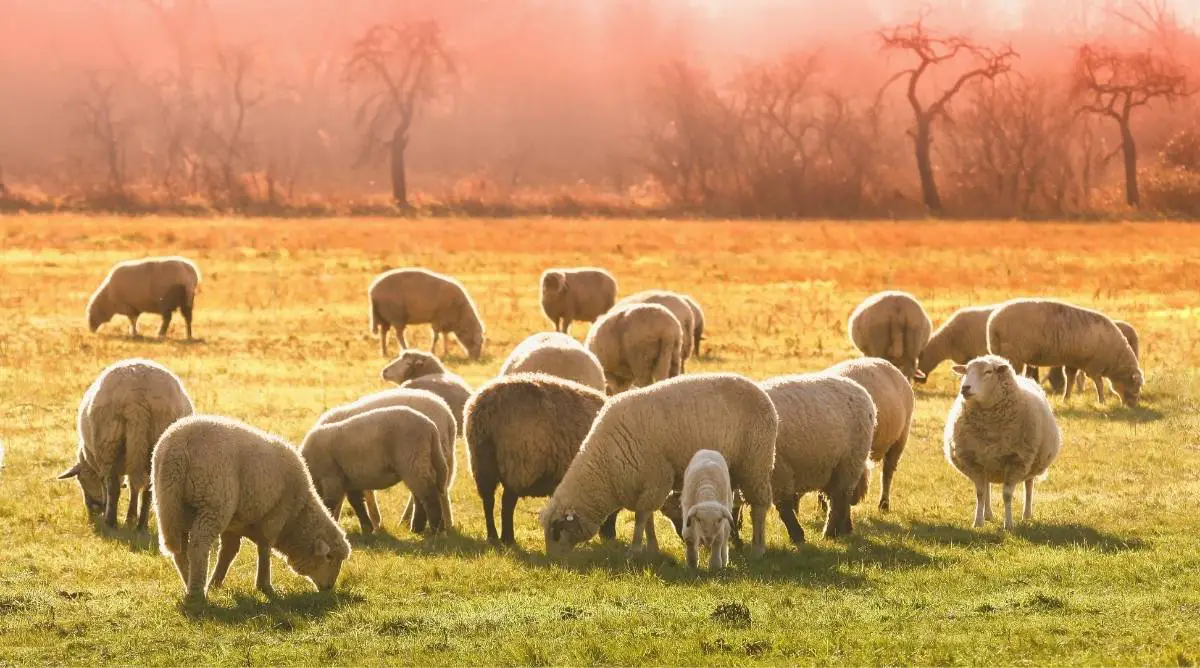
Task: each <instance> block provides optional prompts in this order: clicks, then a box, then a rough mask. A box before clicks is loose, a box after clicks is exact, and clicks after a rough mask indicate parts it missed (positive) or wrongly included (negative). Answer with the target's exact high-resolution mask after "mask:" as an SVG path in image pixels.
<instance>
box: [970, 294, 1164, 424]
mask: <svg viewBox="0 0 1200 668" xmlns="http://www.w3.org/2000/svg"><path fill="white" fill-rule="evenodd" d="M988 350H989V351H990V352H991V354H993V355H999V356H1000V357H1003V358H1005V359H1007V360H1008V361H1009V362H1011V363H1012V365H1013V367H1014V368H1017V369H1020V368H1022V366H1052V367H1053V366H1065V367H1067V368H1069V369H1079V370H1081V371H1083V372H1084V373H1085V374H1087V376H1088V377H1089V378H1091V379H1092V380H1094V381H1095V382H1096V399H1097V400H1098V401H1099V402H1100V403H1104V398H1105V396H1104V383H1103V382H1102V379H1103V378H1108V379H1109V380H1111V381H1112V384H1113V389H1114V390H1116V392H1117V394H1119V395H1120V396H1121V400H1122V401H1123V402H1124V403H1125V405H1126V406H1129V407H1135V406H1137V404H1138V398H1139V396H1140V394H1141V390H1142V384H1143V382H1144V376H1143V374H1142V370H1141V369H1140V368H1139V367H1138V358H1137V355H1135V354H1134V352H1133V348H1132V347H1130V345H1129V342H1128V341H1127V340H1126V339H1125V336H1124V335H1123V334H1122V333H1121V330H1120V329H1118V328H1117V326H1116V324H1114V323H1113V321H1112V320H1110V319H1109V318H1108V316H1106V315H1104V314H1103V313H1100V312H1099V311H1093V310H1091V309H1085V308H1081V307H1079V306H1074V305H1072V304H1067V303H1065V302H1060V301H1054V300H1050V299H1014V300H1012V301H1008V302H1005V303H1004V304H1002V305H1001V306H1000V307H999V308H997V309H996V310H995V312H993V313H992V315H991V317H989V318H988ZM1074 385H1075V384H1074V383H1065V386H1066V387H1065V389H1064V391H1063V401H1069V400H1070V398H1071V390H1072V389H1073V386H1074Z"/></svg>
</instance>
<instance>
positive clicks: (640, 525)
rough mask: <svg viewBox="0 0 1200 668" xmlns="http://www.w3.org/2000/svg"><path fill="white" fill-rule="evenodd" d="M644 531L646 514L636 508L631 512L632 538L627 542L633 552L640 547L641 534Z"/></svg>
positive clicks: (639, 549)
mask: <svg viewBox="0 0 1200 668" xmlns="http://www.w3.org/2000/svg"><path fill="white" fill-rule="evenodd" d="M645 532H646V514H645V513H639V512H637V511H636V510H635V511H634V512H633V540H632V541H630V543H629V549H630V550H631V551H634V552H638V551H641V549H642V534H644V533H645Z"/></svg>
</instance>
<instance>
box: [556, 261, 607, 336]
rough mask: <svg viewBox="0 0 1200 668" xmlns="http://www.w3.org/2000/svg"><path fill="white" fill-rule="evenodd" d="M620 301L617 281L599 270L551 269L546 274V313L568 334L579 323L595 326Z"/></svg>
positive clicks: (558, 329) (592, 268)
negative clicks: (588, 323) (580, 321)
mask: <svg viewBox="0 0 1200 668" xmlns="http://www.w3.org/2000/svg"><path fill="white" fill-rule="evenodd" d="M616 299H617V279H615V278H613V277H612V274H610V273H608V272H607V271H605V270H603V269H598V268H596V267H576V268H574V269H547V270H546V271H545V272H544V273H543V274H542V312H543V313H545V314H546V317H547V318H549V319H550V322H552V323H554V331H556V332H562V333H564V334H566V333H568V332H569V331H570V330H571V323H572V322H574V321H576V320H584V321H587V322H594V321H595V320H596V318H599V317H600V316H602V315H604V314H605V313H606V312H608V309H610V308H612V307H613V303H614V302H615V301H616Z"/></svg>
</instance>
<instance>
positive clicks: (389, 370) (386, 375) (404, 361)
mask: <svg viewBox="0 0 1200 668" xmlns="http://www.w3.org/2000/svg"><path fill="white" fill-rule="evenodd" d="M407 355H408V353H405V354H404V355H401V356H399V357H397V358H396V359H394V360H392V361H391V362H390V363H389V364H388V365H387V366H385V367H383V371H381V372H380V373H379V377H380V378H381V379H383V380H386V381H388V382H389V383H395V384H397V385H399V384H401V383H403V382H404V381H406V380H408V379H409V378H413V377H414V376H413V375H412V359H410V358H409V357H408V356H407Z"/></svg>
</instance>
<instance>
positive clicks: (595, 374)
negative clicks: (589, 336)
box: [500, 332, 604, 392]
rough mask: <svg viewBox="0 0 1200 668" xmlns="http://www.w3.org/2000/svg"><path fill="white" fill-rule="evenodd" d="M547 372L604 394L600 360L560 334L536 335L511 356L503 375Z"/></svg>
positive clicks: (602, 370)
mask: <svg viewBox="0 0 1200 668" xmlns="http://www.w3.org/2000/svg"><path fill="white" fill-rule="evenodd" d="M515 373H545V374H548V375H551V376H557V377H559V378H563V379H565V380H570V381H574V382H576V383H579V384H580V385H585V386H587V387H590V388H592V389H594V390H597V391H599V392H603V391H604V369H603V368H601V366H600V360H598V359H596V356H595V355H594V354H592V353H591V352H590V351H588V349H587V348H584V347H583V346H582V345H581V344H580V343H579V342H578V341H576V340H575V339H574V338H572V337H570V336H568V335H566V334H560V333H558V332H543V333H539V334H534V335H533V336H530V337H529V338H527V339H525V340H524V341H522V342H521V343H520V344H518V345H517V347H516V348H514V349H513V351H512V353H510V354H509V356H508V359H506V360H505V361H504V365H503V366H501V367H500V375H504V376H507V375H512V374H515Z"/></svg>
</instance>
